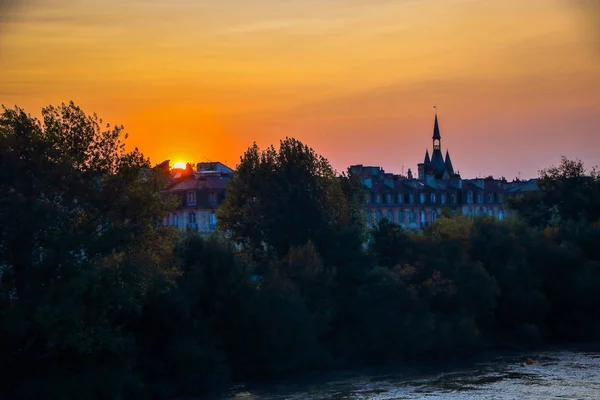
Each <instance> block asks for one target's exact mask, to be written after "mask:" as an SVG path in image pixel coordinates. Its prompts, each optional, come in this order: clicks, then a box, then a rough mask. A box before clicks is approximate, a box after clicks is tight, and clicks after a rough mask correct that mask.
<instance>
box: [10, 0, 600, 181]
mask: <svg viewBox="0 0 600 400" xmlns="http://www.w3.org/2000/svg"><path fill="white" fill-rule="evenodd" d="M0 4H1V5H0V103H2V104H4V105H6V106H10V107H12V106H13V105H19V106H21V107H24V108H25V109H26V110H28V111H29V112H31V113H32V114H34V115H35V114H37V113H38V112H39V110H40V109H41V107H43V106H45V105H48V104H60V103H61V102H68V101H70V100H73V101H75V103H77V104H78V105H80V106H81V107H83V108H84V110H85V111H86V112H89V113H92V112H97V113H98V114H99V115H100V116H101V117H103V118H104V120H105V121H109V122H112V123H118V124H124V125H125V127H126V130H127V132H129V135H130V139H129V142H128V143H129V145H130V146H138V147H139V148H140V149H141V150H142V151H143V152H144V153H145V154H146V155H148V156H150V158H151V160H152V162H153V163H158V162H161V161H162V160H164V159H171V160H172V162H175V161H181V160H184V161H190V162H198V161H205V160H207V159H209V160H213V161H215V160H219V161H222V162H227V163H228V164H230V165H231V166H235V165H236V164H237V163H238V162H239V157H240V155H241V154H242V153H243V151H244V150H245V149H246V148H247V147H248V146H250V145H251V144H252V142H253V141H256V142H257V143H258V144H259V146H261V147H265V146H266V145H269V144H271V143H275V144H276V143H278V141H279V139H280V138H283V137H285V136H293V137H296V138H298V139H300V140H302V141H304V142H305V143H307V144H309V145H310V146H312V147H313V148H314V149H315V150H316V151H317V152H319V153H321V154H322V155H324V156H325V157H327V158H328V159H329V160H330V162H331V163H332V164H333V166H334V167H335V168H336V169H338V170H345V168H346V167H347V166H349V165H350V164H365V165H379V166H382V167H383V168H384V169H386V170H387V171H389V172H396V173H398V172H401V171H402V168H404V169H405V170H406V169H408V168H413V170H416V164H417V163H418V162H421V161H422V159H423V155H424V152H425V148H426V147H431V133H432V125H433V111H434V110H433V105H437V106H438V110H439V118H440V128H441V134H442V148H443V150H444V151H445V149H446V148H448V149H449V150H450V154H451V156H452V159H453V162H454V166H455V168H456V169H458V170H460V172H461V174H462V175H463V177H474V176H477V175H480V174H481V175H489V174H493V175H495V176H502V175H503V176H506V177H507V178H509V179H511V178H513V177H515V176H517V175H518V174H519V173H521V175H522V177H534V176H536V175H537V171H538V170H539V169H540V168H544V167H547V166H549V165H551V164H556V163H558V161H559V157H560V155H563V154H564V155H566V156H568V157H577V158H581V159H582V160H583V161H584V162H585V163H586V165H587V166H589V167H591V166H593V165H598V164H600V40H599V39H600V31H599V30H598V29H597V27H599V26H600V20H599V19H598V17H597V16H598V15H600V13H599V12H600V6H599V4H600V2H598V1H596V0H497V1H496V0H412V1H411V0H144V1H142V0H127V1H123V0H104V1H92V0H79V1H75V0H19V1H17V0H4V1H3V2H2V3H0Z"/></svg>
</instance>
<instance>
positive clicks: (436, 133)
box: [432, 112, 442, 140]
mask: <svg viewBox="0 0 600 400" xmlns="http://www.w3.org/2000/svg"><path fill="white" fill-rule="evenodd" d="M432 139H433V140H436V139H437V140H441V139H442V137H441V136H440V126H439V124H438V118H437V112H436V113H435V121H434V123H433V137H432Z"/></svg>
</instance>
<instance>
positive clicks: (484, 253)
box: [0, 103, 600, 399]
mask: <svg viewBox="0 0 600 400" xmlns="http://www.w3.org/2000/svg"><path fill="white" fill-rule="evenodd" d="M121 136H122V127H110V126H108V125H103V123H102V121H101V120H100V119H99V118H97V117H96V116H88V115H86V114H85V113H83V111H82V110H81V109H79V108H78V107H76V106H75V105H74V104H72V103H71V104H69V105H64V104H63V105H61V106H60V107H48V108H45V109H44V110H43V111H42V119H41V121H40V120H37V119H35V118H32V117H31V116H29V115H27V114H26V113H25V112H24V111H23V110H21V109H19V108H15V109H4V110H3V112H2V114H1V115H0V161H1V166H2V168H0V373H1V374H2V376H3V377H4V378H5V382H7V383H6V384H5V385H3V386H2V388H0V395H2V397H3V398H4V397H8V398H38V397H50V398H90V399H94V398H175V397H194V396H196V397H197V396H200V395H203V394H206V393H208V392H210V391H212V390H218V389H222V388H223V387H226V386H227V385H228V384H230V383H231V382H234V381H236V380H245V379H263V378H273V377H279V376H284V375H286V374H291V373H295V372H301V371H308V370H315V369H319V368H326V367H330V366H332V365H348V364H353V363H354V364H364V363H375V364H378V363H385V362H400V361H405V360H415V359H417V360H418V359H423V358H425V359H431V358H440V357H451V356H456V355H458V354H460V353H461V352H465V351H475V350H476V349H478V348H480V347H481V346H483V345H484V344H485V343H487V340H493V341H513V342H517V343H520V344H540V343H543V341H544V340H596V341H597V340H599V339H600V309H599V308H598V304H600V253H599V252H598V250H597V249H598V247H599V245H600V222H599V221H598V219H599V218H600V216H599V215H598V210H599V209H600V208H599V207H598V204H597V201H598V198H600V196H598V194H599V193H598V187H599V186H598V175H597V174H596V172H595V171H592V172H590V173H587V174H586V172H585V170H584V169H583V165H582V164H581V162H578V161H569V160H566V159H563V161H562V163H561V165H560V166H559V167H552V168H549V169H548V170H545V171H542V177H541V180H540V191H539V192H536V193H533V194H528V195H523V196H519V197H517V198H514V199H511V205H512V206H513V207H515V208H516V209H517V210H518V212H519V215H520V218H519V219H515V220H505V221H498V220H496V219H494V218H491V217H478V218H474V219H470V218H466V217H462V216H456V215H452V214H451V213H445V214H444V216H443V217H441V218H439V219H438V220H437V221H436V222H435V223H434V224H432V225H431V226H429V227H428V228H427V229H425V230H424V231H423V232H420V233H418V234H417V233H412V232H407V231H404V230H403V229H402V228H401V227H400V226H398V225H395V224H393V223H390V222H388V221H387V220H383V221H381V222H380V223H379V224H378V225H377V226H376V227H375V229H373V230H372V231H370V232H369V231H367V230H366V227H365V221H364V215H363V210H362V207H363V206H364V202H363V201H364V187H363V186H362V183H361V181H360V179H359V177H357V176H355V175H353V174H352V173H350V172H348V174H343V175H342V176H336V174H335V172H334V171H333V170H332V168H331V167H330V166H329V164H328V162H327V161H326V160H325V159H324V158H322V157H320V156H319V155H317V154H316V153H315V152H314V151H313V150H312V149H310V148H309V147H307V146H305V145H303V144H302V143H300V142H298V141H297V140H294V139H286V140H284V141H282V142H281V146H280V149H279V150H278V151H276V150H275V149H274V148H273V147H270V148H268V149H267V150H265V151H262V152H260V151H259V150H258V148H257V147H256V145H255V146H253V147H252V148H250V149H249V150H248V151H247V152H246V154H245V155H244V157H242V162H241V164H240V166H239V167H238V171H237V173H236V175H235V178H234V179H233V181H232V183H231V186H230V188H229V190H228V195H227V198H226V200H225V202H224V204H223V207H222V209H221V210H220V211H219V215H218V216H219V221H220V227H221V228H222V232H220V233H219V234H216V235H213V236H211V237H200V236H198V235H197V234H192V233H188V234H186V235H182V234H177V232H175V231H174V230H173V229H172V228H167V227H162V223H161V221H162V219H163V217H164V216H165V215H166V213H167V212H169V211H170V210H171V209H172V208H173V207H174V206H176V203H174V202H173V201H172V199H166V198H163V197H162V196H161V194H160V189H161V188H162V187H164V184H165V182H166V179H167V176H166V173H167V172H168V171H161V170H160V169H158V168H156V169H152V168H150V164H149V162H148V160H146V159H145V158H144V157H143V156H142V154H141V153H139V152H138V151H137V150H134V151H132V152H126V151H125V150H124V147H123V143H122V142H121V141H120V137H121ZM190 172H191V168H188V171H187V173H190ZM367 238H368V240H367Z"/></svg>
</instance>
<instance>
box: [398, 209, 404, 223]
mask: <svg viewBox="0 0 600 400" xmlns="http://www.w3.org/2000/svg"><path fill="white" fill-rule="evenodd" d="M403 223H404V211H402V210H400V211H398V224H403Z"/></svg>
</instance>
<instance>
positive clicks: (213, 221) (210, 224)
mask: <svg viewBox="0 0 600 400" xmlns="http://www.w3.org/2000/svg"><path fill="white" fill-rule="evenodd" d="M216 226H217V216H216V214H215V213H214V212H213V213H210V215H209V217H208V228H209V229H210V230H213V229H215V227H216Z"/></svg>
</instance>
